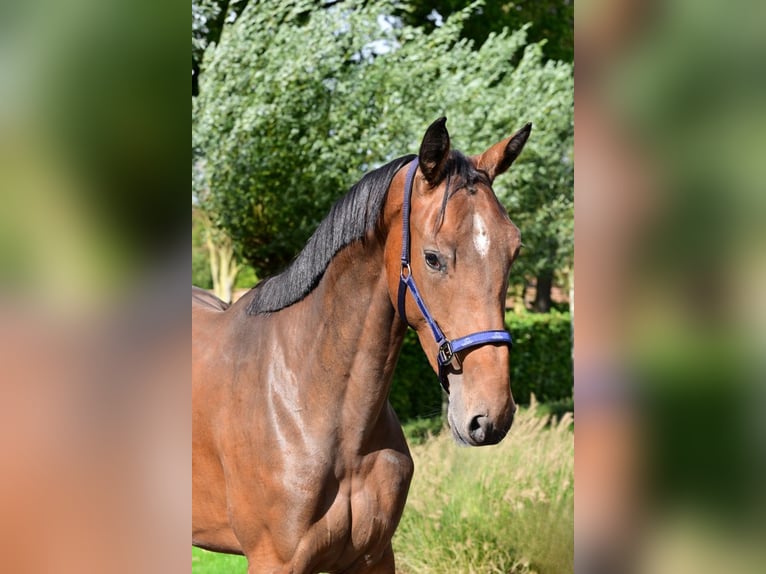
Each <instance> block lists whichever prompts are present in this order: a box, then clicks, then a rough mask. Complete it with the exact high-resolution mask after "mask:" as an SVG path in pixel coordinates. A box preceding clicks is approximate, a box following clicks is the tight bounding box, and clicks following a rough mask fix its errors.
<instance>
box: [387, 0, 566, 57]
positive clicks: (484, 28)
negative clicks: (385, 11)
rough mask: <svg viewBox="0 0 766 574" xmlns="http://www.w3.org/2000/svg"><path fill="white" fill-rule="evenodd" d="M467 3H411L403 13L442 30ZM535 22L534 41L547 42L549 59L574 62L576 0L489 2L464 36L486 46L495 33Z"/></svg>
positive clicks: (419, 0) (470, 20)
mask: <svg viewBox="0 0 766 574" xmlns="http://www.w3.org/2000/svg"><path fill="white" fill-rule="evenodd" d="M469 4H470V2H466V0H427V1H425V0H410V2H409V3H408V6H407V8H406V9H403V10H402V13H403V15H405V20H406V21H407V22H410V23H412V24H413V25H418V24H420V25H426V23H427V25H428V26H433V27H438V26H440V25H441V22H442V21H443V19H444V18H445V17H447V16H449V15H450V14H452V13H453V12H456V11H459V10H461V9H463V8H465V7H466V5H469ZM527 23H531V24H532V27H531V28H530V30H529V35H530V39H531V40H532V41H533V42H539V41H541V40H545V44H544V46H543V52H544V55H545V57H546V58H547V59H551V60H563V61H566V62H571V61H573V60H574V2H573V1H572V0H514V1H512V2H511V1H507V0H505V1H504V0H495V1H493V2H485V3H483V4H482V5H481V9H479V10H475V11H474V12H472V13H471V16H470V18H468V20H467V21H466V23H465V24H464V26H463V30H462V33H461V36H462V37H464V38H469V39H471V40H473V41H474V42H476V43H478V44H482V43H483V42H484V40H486V38H487V36H488V35H489V34H491V33H497V32H501V31H502V30H503V29H504V28H509V29H511V30H515V29H517V28H520V27H521V26H523V25H524V24H527Z"/></svg>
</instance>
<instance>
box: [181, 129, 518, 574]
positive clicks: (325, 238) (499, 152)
mask: <svg viewBox="0 0 766 574" xmlns="http://www.w3.org/2000/svg"><path fill="white" fill-rule="evenodd" d="M530 131H531V124H527V125H525V126H524V127H523V128H522V129H520V130H519V131H517V132H516V133H515V134H514V135H512V136H510V137H508V138H506V139H504V140H502V141H500V142H498V143H496V144H494V145H492V146H491V147H489V148H488V149H487V150H486V151H484V152H483V153H481V154H479V155H476V156H466V155H464V154H462V153H461V152H459V151H457V150H453V149H451V146H450V137H449V133H448V131H447V128H446V118H444V117H442V118H440V119H438V120H436V121H435V122H433V123H432V124H431V125H430V126H429V127H428V128H427V130H426V132H425V135H424V136H423V139H422V141H421V144H420V149H419V152H418V154H417V155H414V154H412V155H405V156H403V157H400V158H398V159H395V160H393V161H391V162H389V163H388V164H386V165H384V166H382V167H380V168H378V169H375V170H373V171H371V172H369V173H367V174H366V175H364V176H363V177H362V179H361V180H359V182H357V183H356V184H355V185H354V186H353V187H352V188H351V189H350V191H349V192H348V193H347V194H346V195H345V196H344V197H342V198H341V199H340V200H338V202H337V203H336V204H335V205H334V206H333V207H332V208H331V210H330V212H329V214H328V215H327V217H326V218H325V219H324V220H323V221H322V222H321V223H320V224H319V226H318V228H317V229H316V231H315V232H314V234H313V235H312V236H311V238H310V239H309V241H308V242H307V244H306V245H305V247H304V248H303V250H302V251H301V252H300V253H299V254H298V255H297V257H296V258H295V259H294V260H293V262H292V263H291V264H290V265H289V266H288V267H287V268H286V269H285V270H284V271H283V272H282V273H280V274H278V275H276V276H273V277H271V278H268V279H266V280H264V281H261V282H260V283H259V284H258V285H256V286H255V287H254V288H253V289H252V290H250V291H249V292H248V293H246V294H245V295H243V296H242V297H241V298H240V299H239V300H237V301H236V302H235V303H233V304H232V305H230V306H229V305H226V304H224V303H222V302H221V301H219V300H217V299H216V298H214V297H212V296H211V295H209V294H208V293H206V292H204V291H202V290H199V289H196V288H194V287H193V288H192V421H193V424H192V426H193V431H192V451H193V455H192V472H193V480H192V497H193V498H192V544H193V545H195V546H198V547H201V548H205V549H208V550H212V551H216V552H225V553H230V554H243V555H244V556H246V558H247V561H248V573H249V574H256V573H284V574H286V573H288V572H289V573H293V574H309V573H315V572H338V573H347V574H352V573H365V574H393V573H394V571H395V567H394V553H393V550H392V546H391V539H392V537H393V535H394V531H395V530H396V527H397V525H398V523H399V520H400V518H401V516H402V511H403V509H404V505H405V501H406V498H407V492H408V490H409V486H410V481H411V479H412V474H413V470H414V469H413V461H412V458H411V456H410V452H409V449H408V446H407V443H406V441H405V438H404V434H403V432H402V428H401V425H400V423H399V421H398V419H397V416H396V414H395V412H394V411H393V409H392V407H391V405H390V403H389V402H388V398H387V397H388V392H389V388H390V386H391V379H392V375H393V372H394V368H395V366H396V362H397V359H398V355H399V351H400V348H401V346H402V342H403V338H404V335H405V332H406V330H407V328H408V327H411V328H412V329H414V330H415V332H416V333H417V336H418V339H419V342H420V345H421V347H422V349H423V351H424V352H425V354H426V356H427V358H428V361H429V362H430V364H431V366H432V367H433V369H434V371H435V372H436V373H437V374H438V378H439V380H440V382H441V384H442V385H443V386H444V389H445V391H446V392H447V393H448V395H447V396H448V399H449V403H448V416H447V418H448V423H449V427H450V429H451V432H452V435H453V437H454V439H455V441H456V442H457V443H458V444H460V445H471V446H481V445H491V444H495V443H497V442H499V441H500V440H502V439H503V437H505V436H506V434H507V433H508V431H509V429H510V427H511V424H512V421H513V416H514V412H515V410H516V405H515V403H514V401H513V396H512V393H511V388H510V382H509V368H510V365H509V359H510V347H511V337H510V334H509V333H507V332H506V331H505V330H504V309H505V295H506V291H507V288H508V277H509V272H510V268H511V264H512V263H513V261H514V260H515V259H516V257H517V256H518V253H519V249H520V246H521V236H520V232H519V229H518V228H517V227H516V225H515V224H513V223H512V221H511V219H510V218H509V216H508V213H507V211H506V210H505V209H504V208H503V207H502V205H501V204H500V202H499V201H498V199H497V197H496V196H495V194H494V192H493V191H492V182H493V181H494V179H495V177H496V176H498V175H500V174H501V173H503V172H505V171H506V170H507V169H508V168H509V167H510V166H511V164H512V163H513V161H514V160H515V159H516V158H517V156H518V155H519V153H521V150H522V149H523V147H524V144H525V143H526V141H527V138H528V137H529V134H530Z"/></svg>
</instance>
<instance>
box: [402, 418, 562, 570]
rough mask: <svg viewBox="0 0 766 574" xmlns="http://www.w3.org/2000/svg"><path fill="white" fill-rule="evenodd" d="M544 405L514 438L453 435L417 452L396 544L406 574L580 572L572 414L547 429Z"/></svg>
mask: <svg viewBox="0 0 766 574" xmlns="http://www.w3.org/2000/svg"><path fill="white" fill-rule="evenodd" d="M537 410H538V407H537V406H533V407H532V408H531V409H527V410H522V411H520V412H519V413H518V414H517V416H516V421H515V422H514V425H513V428H512V430H511V433H510V434H509V436H508V437H507V438H506V439H505V440H504V441H503V442H502V443H501V444H500V445H497V446H493V447H485V448H459V447H457V446H456V445H455V444H454V443H453V441H452V438H451V437H450V436H449V433H442V434H441V435H439V436H436V437H433V438H431V439H430V440H428V441H426V442H424V443H423V444H421V445H417V446H414V447H412V455H413V458H414V459H415V469H416V470H415V478H414V479H413V483H412V488H411V490H410V495H409V498H408V500H407V507H406V509H405V511H404V516H403V517H402V521H401V524H400V526H399V529H398V531H397V534H396V536H395V538H394V549H395V551H396V555H397V564H398V569H399V570H400V571H401V572H402V573H403V574H439V573H445V574H446V573H455V572H459V573H466V574H470V573H477V574H478V573H481V574H485V573H490V572H497V573H503V574H508V573H517V572H519V573H521V572H537V573H540V574H544V573H549V572H550V573H556V574H560V573H565V572H572V571H573V568H574V565H573V562H574V557H573V554H574V532H573V524H574V504H573V501H574V434H573V432H572V430H571V423H572V415H571V414H566V415H564V416H563V417H562V418H561V419H560V421H558V422H557V423H553V424H552V425H547V422H548V417H541V416H538V413H537Z"/></svg>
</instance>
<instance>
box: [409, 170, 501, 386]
mask: <svg viewBox="0 0 766 574" xmlns="http://www.w3.org/2000/svg"><path fill="white" fill-rule="evenodd" d="M417 168H418V158H415V159H414V160H413V162H412V163H411V164H410V167H409V169H408V170H407V178H406V180H405V183H404V203H403V205H402V267H401V273H400V276H399V297H398V307H399V316H400V317H401V318H402V320H403V321H404V322H405V323H407V315H406V313H405V306H404V301H405V298H406V296H407V289H409V290H410V293H411V294H412V298H413V299H415V303H417V305H418V309H420V312H421V313H422V314H423V317H424V318H425V320H426V323H427V324H428V326H429V328H430V329H431V334H432V335H433V337H434V340H435V341H436V345H437V347H438V348H439V351H438V353H437V355H436V361H437V363H438V365H439V382H440V383H441V385H442V387H443V388H444V390H445V391H446V392H447V393H449V386H448V384H447V368H448V367H449V365H451V364H452V363H453V361H457V353H459V352H460V351H464V350H465V349H472V348H473V347H479V346H481V345H490V344H494V345H497V344H500V345H508V347H513V339H512V338H511V334H510V333H509V332H508V331H505V330H488V331H478V332H476V333H472V334H470V335H466V336H465V337H460V338H458V339H453V340H449V339H447V337H445V336H444V333H443V332H442V330H441V329H440V328H439V325H438V323H437V322H436V320H435V319H434V318H433V317H432V316H431V313H430V312H429V311H428V307H426V303H425V301H423V297H421V296H420V292H419V291H418V288H417V286H416V285H415V278H414V277H413V276H412V269H411V268H410V200H411V197H412V183H413V180H414V178H415V171H416V170H417ZM408 324H409V323H408Z"/></svg>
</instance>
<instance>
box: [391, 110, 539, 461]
mask: <svg viewBox="0 0 766 574" xmlns="http://www.w3.org/2000/svg"><path fill="white" fill-rule="evenodd" d="M445 124H446V118H441V119H439V120H437V121H435V122H434V123H433V124H431V126H429V128H428V130H427V131H426V134H425V136H424V138H423V141H422V143H421V146H420V152H419V154H418V166H417V170H416V171H415V168H413V169H412V170H411V174H410V177H411V179H412V183H411V197H410V199H409V202H410V205H409V225H407V224H406V223H404V224H403V225H402V227H401V228H400V229H401V230H402V231H400V232H398V233H397V227H396V226H394V227H393V228H392V229H391V230H390V232H389V237H397V236H400V237H402V241H401V242H397V241H396V240H393V241H390V242H389V245H388V247H387V256H386V262H387V263H386V265H387V275H388V282H389V289H390V291H391V294H392V297H393V298H394V302H395V304H396V306H397V308H398V309H399V314H400V315H405V316H406V321H407V322H408V323H409V324H410V325H411V326H412V327H413V328H414V329H415V330H416V332H417V334H418V338H419V339H420V344H421V346H422V347H423V350H424V351H425V353H426V355H427V357H428V359H429V361H430V362H431V365H432V367H433V368H434V370H435V371H437V373H439V374H440V378H441V380H442V384H443V385H444V387H445V389H447V391H448V392H449V411H448V419H449V424H450V428H451V429H452V432H453V435H454V437H455V439H456V440H457V441H458V442H460V443H462V444H468V445H475V446H478V445H485V444H494V443H497V442H499V441H500V440H502V438H503V437H504V436H505V435H506V433H507V432H508V430H509V428H510V426H511V423H512V422H513V415H514V412H515V410H516V405H515V404H514V402H513V397H512V395H511V389H510V384H509V337H508V336H507V334H506V333H505V332H504V320H503V318H504V317H503V316H504V309H505V296H506V291H507V288H508V274H509V271H510V267H511V264H512V263H513V260H514V259H515V258H516V256H517V255H518V252H519V248H520V246H521V237H520V233H519V230H518V228H517V227H516V226H515V225H514V224H513V223H512V222H511V220H510V219H509V217H508V214H507V213H506V211H505V209H504V208H503V207H502V206H501V205H500V203H499V201H498V200H497V197H496V196H495V194H494V192H493V191H492V182H493V180H494V179H495V177H496V176H498V175H500V174H501V173H503V172H504V171H505V170H507V169H508V168H509V167H510V165H511V164H512V163H513V161H514V160H515V159H516V157H517V156H518V155H519V153H520V152H521V150H522V148H523V147H524V144H525V143H526V140H527V137H528V136H529V133H530V129H531V125H530V124H527V125H526V126H525V127H524V128H522V129H521V130H520V131H518V132H517V133H516V134H514V135H513V136H511V137H509V138H507V139H505V140H503V141H501V142H499V143H497V144H495V145H493V146H492V147H490V148H489V149H488V150H487V151H485V152H484V153H482V154H480V155H477V156H473V157H466V156H464V155H463V154H461V153H460V152H457V151H452V150H451V149H450V139H449V134H448V133H447V128H446V125H445ZM397 181H400V182H402V187H403V188H404V193H403V197H404V199H403V204H406V203H407V197H408V189H407V187H408V185H407V184H408V183H409V182H408V181H407V182H405V181H404V176H400V177H399V178H398V180H397ZM402 209H403V211H405V212H406V211H407V209H408V208H407V207H406V206H404V207H403V208H402ZM399 221H400V222H401V220H399ZM400 224H401V223H400ZM408 235H409V237H408ZM407 243H409V252H408V253H400V252H399V250H400V248H401V247H402V245H405V246H406V245H407ZM404 251H405V252H406V251H407V249H406V248H405V249H404ZM400 255H401V256H400ZM418 298H420V299H421V302H420V303H422V304H420V303H419V302H418ZM440 333H441V334H443V337H442V341H444V340H446V341H447V343H450V344H451V345H453V346H454V349H453V348H452V347H450V346H449V345H446V344H444V343H442V344H441V345H440V344H439V342H438V339H439V337H440ZM469 335H471V336H473V335H476V336H477V337H478V338H472V337H466V336H469ZM453 350H454V356H452V352H453ZM440 353H441V358H440Z"/></svg>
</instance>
